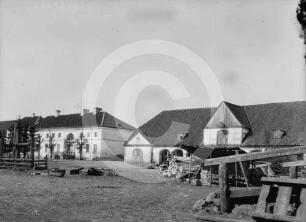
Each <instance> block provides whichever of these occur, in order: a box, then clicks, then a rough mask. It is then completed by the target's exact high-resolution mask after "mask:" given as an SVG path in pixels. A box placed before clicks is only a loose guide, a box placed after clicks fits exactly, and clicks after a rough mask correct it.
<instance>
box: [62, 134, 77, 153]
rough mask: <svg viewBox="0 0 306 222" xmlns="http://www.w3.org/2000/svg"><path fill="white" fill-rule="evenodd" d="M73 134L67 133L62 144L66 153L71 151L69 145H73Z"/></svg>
mask: <svg viewBox="0 0 306 222" xmlns="http://www.w3.org/2000/svg"><path fill="white" fill-rule="evenodd" d="M74 142H75V141H74V136H73V134H72V133H69V134H68V135H67V137H66V139H65V141H64V146H65V151H66V152H67V153H70V152H71V147H72V146H73V144H74Z"/></svg>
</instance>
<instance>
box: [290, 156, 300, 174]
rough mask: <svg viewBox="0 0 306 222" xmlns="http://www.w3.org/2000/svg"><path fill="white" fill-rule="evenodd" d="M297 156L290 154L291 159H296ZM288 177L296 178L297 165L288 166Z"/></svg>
mask: <svg viewBox="0 0 306 222" xmlns="http://www.w3.org/2000/svg"><path fill="white" fill-rule="evenodd" d="M297 159H298V156H297V155H293V156H291V161H297ZM289 178H292V179H296V178H297V166H291V167H289Z"/></svg>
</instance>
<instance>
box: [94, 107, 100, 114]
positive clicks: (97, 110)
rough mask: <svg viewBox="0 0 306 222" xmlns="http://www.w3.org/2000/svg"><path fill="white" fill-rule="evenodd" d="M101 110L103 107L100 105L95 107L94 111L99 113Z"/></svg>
mask: <svg viewBox="0 0 306 222" xmlns="http://www.w3.org/2000/svg"><path fill="white" fill-rule="evenodd" d="M99 112H102V108H100V107H95V108H94V110H93V113H94V114H97V113H99Z"/></svg>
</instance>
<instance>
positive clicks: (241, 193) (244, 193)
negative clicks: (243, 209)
mask: <svg viewBox="0 0 306 222" xmlns="http://www.w3.org/2000/svg"><path fill="white" fill-rule="evenodd" d="M260 191H261V187H249V188H245V187H243V188H237V189H233V188H230V194H229V198H241V197H252V196H259V194H260Z"/></svg>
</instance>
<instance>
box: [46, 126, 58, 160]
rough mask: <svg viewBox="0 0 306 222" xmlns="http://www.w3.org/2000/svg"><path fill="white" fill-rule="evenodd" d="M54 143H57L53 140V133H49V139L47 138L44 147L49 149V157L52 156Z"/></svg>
mask: <svg viewBox="0 0 306 222" xmlns="http://www.w3.org/2000/svg"><path fill="white" fill-rule="evenodd" d="M49 132H50V131H49ZM56 145H57V144H56V143H55V142H54V135H52V134H51V133H50V136H49V139H48V143H47V144H46V147H47V148H48V149H49V150H50V156H51V159H52V158H53V152H54V148H55V146H56Z"/></svg>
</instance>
